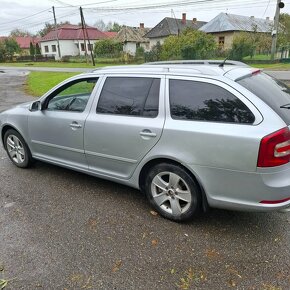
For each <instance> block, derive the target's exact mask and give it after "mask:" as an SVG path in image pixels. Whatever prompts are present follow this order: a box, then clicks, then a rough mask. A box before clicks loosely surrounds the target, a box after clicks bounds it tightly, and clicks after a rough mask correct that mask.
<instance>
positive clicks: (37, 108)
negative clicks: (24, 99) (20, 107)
mask: <svg viewBox="0 0 290 290" xmlns="http://www.w3.org/2000/svg"><path fill="white" fill-rule="evenodd" d="M40 110H41V102H40V101H36V102H33V103H32V104H31V105H30V107H29V111H30V112H35V111H40Z"/></svg>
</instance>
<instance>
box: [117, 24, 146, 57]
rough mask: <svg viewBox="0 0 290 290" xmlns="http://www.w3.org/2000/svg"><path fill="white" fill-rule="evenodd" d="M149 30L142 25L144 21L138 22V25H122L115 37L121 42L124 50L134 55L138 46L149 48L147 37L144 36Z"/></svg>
mask: <svg viewBox="0 0 290 290" xmlns="http://www.w3.org/2000/svg"><path fill="white" fill-rule="evenodd" d="M149 30H150V28H145V27H144V23H140V26H139V27H129V26H123V27H122V28H121V30H120V31H119V32H118V35H117V36H116V37H115V39H116V40H117V41H119V42H122V43H123V51H124V52H126V53H129V54H131V55H135V54H136V50H137V48H138V47H143V48H144V50H145V51H148V50H149V39H148V38H146V37H144V35H145V34H146V33H147V32H149Z"/></svg>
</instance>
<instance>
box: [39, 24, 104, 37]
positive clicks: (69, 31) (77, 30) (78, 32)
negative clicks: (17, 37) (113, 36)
mask: <svg viewBox="0 0 290 290" xmlns="http://www.w3.org/2000/svg"><path fill="white" fill-rule="evenodd" d="M87 32H88V35H89V39H92V40H96V39H102V38H107V36H106V34H105V33H103V32H102V31H100V30H98V29H97V28H95V27H88V26H87ZM85 35H86V32H85ZM86 38H87V37H86ZM55 39H56V31H54V30H53V31H50V32H49V33H47V34H46V35H45V36H43V37H42V38H41V41H49V40H55ZM58 39H59V40H81V39H84V34H83V30H82V28H81V26H78V25H72V24H66V25H63V26H62V27H59V28H58Z"/></svg>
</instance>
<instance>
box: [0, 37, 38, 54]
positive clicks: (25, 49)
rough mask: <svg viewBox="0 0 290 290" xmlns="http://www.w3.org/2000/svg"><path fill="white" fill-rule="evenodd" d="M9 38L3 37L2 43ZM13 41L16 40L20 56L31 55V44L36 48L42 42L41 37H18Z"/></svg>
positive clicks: (0, 39)
mask: <svg viewBox="0 0 290 290" xmlns="http://www.w3.org/2000/svg"><path fill="white" fill-rule="evenodd" d="M6 38H7V36H1V37H0V41H2V40H5V39H6ZM13 39H15V40H16V42H17V43H18V45H19V47H20V53H19V54H20V55H21V56H25V55H30V43H32V44H33V45H34V46H35V45H36V43H38V42H39V41H40V38H39V37H34V36H16V37H13Z"/></svg>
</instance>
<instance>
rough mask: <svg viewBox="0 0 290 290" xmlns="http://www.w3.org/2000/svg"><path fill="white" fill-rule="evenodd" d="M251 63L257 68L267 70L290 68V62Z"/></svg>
mask: <svg viewBox="0 0 290 290" xmlns="http://www.w3.org/2000/svg"><path fill="white" fill-rule="evenodd" d="M250 65H251V66H253V67H257V68H264V69H266V70H290V63H271V64H263V63H251V64H250Z"/></svg>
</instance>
